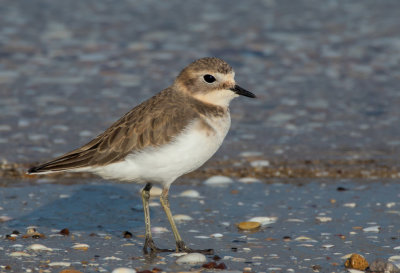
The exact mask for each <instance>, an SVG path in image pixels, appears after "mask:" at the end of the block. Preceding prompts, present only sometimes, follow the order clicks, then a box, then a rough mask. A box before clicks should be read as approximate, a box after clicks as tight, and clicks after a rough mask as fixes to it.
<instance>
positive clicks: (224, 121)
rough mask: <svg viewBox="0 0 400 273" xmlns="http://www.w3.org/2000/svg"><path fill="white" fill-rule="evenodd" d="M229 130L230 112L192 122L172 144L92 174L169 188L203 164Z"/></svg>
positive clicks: (145, 150) (103, 167)
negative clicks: (179, 178) (178, 179)
mask: <svg viewBox="0 0 400 273" xmlns="http://www.w3.org/2000/svg"><path fill="white" fill-rule="evenodd" d="M205 124H207V125H208V126H206V127H205V126H204V125H205ZM229 127H230V115H229V112H227V113H226V115H224V116H223V117H215V118H204V119H203V120H202V121H201V120H195V121H193V122H192V123H191V124H190V125H189V126H187V127H186V129H185V130H184V131H183V132H182V133H181V134H179V135H178V136H177V137H176V138H175V139H174V140H173V141H172V142H171V143H168V144H165V145H163V146H160V147H151V148H147V149H144V150H142V151H140V152H136V153H132V154H130V155H128V156H127V157H126V159H125V160H123V161H120V162H117V163H113V164H110V165H107V166H102V167H96V168H94V169H92V170H91V171H92V172H94V173H97V174H99V175H101V176H102V177H104V178H106V179H116V180H120V181H129V182H137V183H147V182H153V183H159V184H162V185H163V186H169V185H170V184H171V183H172V182H173V181H174V180H175V179H176V178H178V177H179V176H181V175H183V174H185V173H188V172H191V171H193V170H195V169H197V168H199V167H200V166H201V165H203V164H204V163H205V162H206V161H207V160H208V159H209V158H210V157H211V156H212V155H213V154H214V153H215V152H216V151H217V150H218V148H219V147H220V146H221V144H222V141H223V140H224V138H225V136H226V134H227V132H228V130H229Z"/></svg>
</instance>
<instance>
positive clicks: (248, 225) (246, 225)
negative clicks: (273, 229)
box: [238, 222, 261, 230]
mask: <svg viewBox="0 0 400 273" xmlns="http://www.w3.org/2000/svg"><path fill="white" fill-rule="evenodd" d="M260 226H261V224H260V223H259V222H240V223H239V224H238V228H239V229H241V230H254V229H257V228H259V227H260Z"/></svg>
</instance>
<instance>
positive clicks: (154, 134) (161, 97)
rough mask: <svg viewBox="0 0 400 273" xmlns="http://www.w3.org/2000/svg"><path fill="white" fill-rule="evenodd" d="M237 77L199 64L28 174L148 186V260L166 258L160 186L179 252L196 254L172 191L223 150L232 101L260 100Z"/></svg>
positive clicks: (225, 68) (215, 62)
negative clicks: (152, 203) (159, 220)
mask: <svg viewBox="0 0 400 273" xmlns="http://www.w3.org/2000/svg"><path fill="white" fill-rule="evenodd" d="M234 76H235V73H234V71H233V69H232V67H231V66H230V65H228V64H227V63H226V62H225V61H223V60H221V59H218V58H214V57H207V58H202V59H198V60H196V61H194V62H193V63H191V64H190V65H188V66H187V67H186V68H184V69H183V70H182V71H181V72H180V74H179V75H178V76H177V78H176V79H175V81H174V83H173V84H172V85H171V86H170V87H168V88H166V89H164V90H163V91H161V92H160V93H158V94H156V95H155V96H153V97H152V98H150V99H148V100H147V101H145V102H143V103H141V104H140V105H138V106H136V107H135V108H133V109H132V110H131V111H129V112H128V113H126V114H125V115H124V116H123V117H122V118H120V119H119V120H118V121H116V122H115V123H114V124H112V125H111V127H110V128H108V129H107V130H106V131H105V132H104V133H102V134H100V135H99V136H97V137H96V138H95V139H93V140H92V141H90V142H89V143H87V144H86V145H84V146H82V147H80V148H78V149H76V150H73V151H71V152H69V153H66V154H64V155H62V156H60V157H58V158H56V159H54V160H51V161H48V162H46V163H44V164H41V165H39V166H36V167H32V168H30V169H29V170H28V173H29V174H38V173H43V174H44V173H52V172H61V171H69V172H91V173H95V174H98V175H100V176H101V177H103V178H105V179H110V180H117V181H125V182H133V183H143V184H145V186H144V188H143V190H142V193H141V196H142V201H143V208H144V218H145V225H146V229H145V230H146V234H145V243H144V246H143V251H144V253H148V250H150V251H151V252H158V251H166V249H160V248H157V247H156V245H155V243H154V241H153V238H152V235H151V229H150V212H149V198H150V189H151V187H152V185H153V184H159V185H161V186H162V187H163V190H162V193H161V196H160V201H161V205H162V207H163V208H164V211H165V213H166V215H167V218H168V220H169V223H170V224H171V228H172V231H173V234H174V237H175V241H176V251H177V252H193V251H195V250H192V249H190V248H189V247H187V246H186V244H185V243H184V241H183V240H182V238H181V236H180V235H179V232H178V230H177V228H176V225H175V222H174V219H173V217H172V213H171V210H170V206H169V201H168V191H169V188H170V186H171V184H172V183H173V182H174V181H175V180H176V179H177V178H178V177H180V176H181V175H183V174H186V173H189V172H191V171H193V170H195V169H197V168H199V167H200V166H201V165H203V164H204V163H205V162H206V161H207V160H208V159H209V158H210V157H211V156H212V155H213V154H214V153H215V152H216V151H217V149H218V148H219V147H220V146H221V144H222V141H223V140H224V138H225V136H226V134H227V132H228V130H229V127H230V124H231V118H230V114H229V103H230V101H231V100H232V99H233V98H235V97H237V96H239V95H243V96H246V97H250V98H255V97H256V96H255V95H254V94H253V93H251V92H249V91H247V90H245V89H243V88H242V87H240V86H239V85H237V84H236V83H235V79H234ZM196 251H197V250H196ZM205 252H207V253H210V252H212V250H206V251H205Z"/></svg>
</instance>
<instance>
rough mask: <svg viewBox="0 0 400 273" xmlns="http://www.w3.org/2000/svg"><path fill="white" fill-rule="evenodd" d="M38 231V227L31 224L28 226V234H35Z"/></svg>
mask: <svg viewBox="0 0 400 273" xmlns="http://www.w3.org/2000/svg"><path fill="white" fill-rule="evenodd" d="M36 233H37V231H36V227H33V226H31V227H27V228H26V235H34V234H36Z"/></svg>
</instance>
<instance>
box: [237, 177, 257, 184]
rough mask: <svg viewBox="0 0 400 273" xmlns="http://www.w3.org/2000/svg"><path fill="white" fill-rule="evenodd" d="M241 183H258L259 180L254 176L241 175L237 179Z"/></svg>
mask: <svg viewBox="0 0 400 273" xmlns="http://www.w3.org/2000/svg"><path fill="white" fill-rule="evenodd" d="M238 181H239V182H241V183H245V184H251V183H260V182H261V181H260V180H259V179H257V178H254V177H243V178H240V179H239V180H238Z"/></svg>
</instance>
